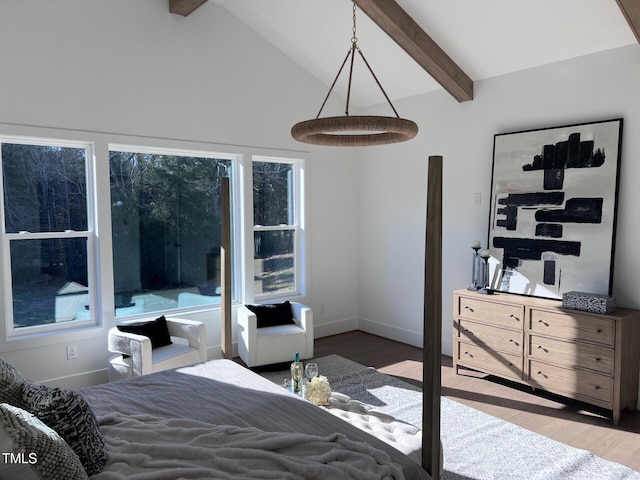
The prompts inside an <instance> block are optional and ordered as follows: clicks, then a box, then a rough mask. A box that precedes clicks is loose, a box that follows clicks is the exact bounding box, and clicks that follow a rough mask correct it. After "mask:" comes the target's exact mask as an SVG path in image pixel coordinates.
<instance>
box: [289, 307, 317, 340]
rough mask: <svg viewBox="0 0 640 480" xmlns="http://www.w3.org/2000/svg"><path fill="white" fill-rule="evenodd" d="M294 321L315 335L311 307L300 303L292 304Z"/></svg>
mask: <svg viewBox="0 0 640 480" xmlns="http://www.w3.org/2000/svg"><path fill="white" fill-rule="evenodd" d="M291 313H292V315H293V320H294V321H295V322H296V323H297V324H299V325H300V326H301V327H302V328H304V329H305V330H306V331H307V332H309V331H310V333H311V334H312V335H313V311H312V310H311V308H310V307H307V306H306V305H303V304H302V303H298V302H291Z"/></svg>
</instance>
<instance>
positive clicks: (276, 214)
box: [253, 162, 294, 226]
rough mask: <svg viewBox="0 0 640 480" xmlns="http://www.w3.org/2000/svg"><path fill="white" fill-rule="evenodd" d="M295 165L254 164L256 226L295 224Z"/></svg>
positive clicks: (254, 212) (254, 221) (254, 217)
mask: <svg viewBox="0 0 640 480" xmlns="http://www.w3.org/2000/svg"><path fill="white" fill-rule="evenodd" d="M293 214H294V211H293V165H292V164H290V163H276V162H253V224H254V225H272V226H275V225H292V224H293Z"/></svg>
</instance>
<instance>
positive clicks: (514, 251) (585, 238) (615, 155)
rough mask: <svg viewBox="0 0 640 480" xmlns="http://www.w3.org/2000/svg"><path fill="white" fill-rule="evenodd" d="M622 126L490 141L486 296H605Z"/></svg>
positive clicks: (602, 125)
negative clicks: (573, 293) (495, 293)
mask: <svg viewBox="0 0 640 480" xmlns="http://www.w3.org/2000/svg"><path fill="white" fill-rule="evenodd" d="M621 141H622V119H614V120H605V121H599V122H594V123H585V124H578V125H569V126H563V127H555V128H545V129H539V130H530V131H523V132H515V133H505V134H498V135H495V137H494V147H493V178H492V188H491V211H490V216H489V253H490V255H491V257H490V260H489V262H490V267H489V285H490V288H491V289H492V290H496V291H502V292H509V293H518V294H523V295H532V296H536V297H545V298H558V299H560V298H562V293H564V292H568V291H572V290H576V291H580V292H588V293H596V294H605V295H606V294H611V289H612V285H611V283H612V277H613V253H614V239H615V225H616V202H617V195H618V177H619V164H620V149H621Z"/></svg>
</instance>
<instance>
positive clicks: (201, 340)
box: [108, 318, 207, 382]
mask: <svg viewBox="0 0 640 480" xmlns="http://www.w3.org/2000/svg"><path fill="white" fill-rule="evenodd" d="M167 327H168V329H169V335H171V340H172V341H173V343H172V344H171V345H166V346H164V347H158V348H154V349H152V348H151V340H150V339H149V337H146V336H144V335H139V334H136V333H128V332H121V331H120V330H118V328H117V327H113V328H111V329H109V335H108V341H109V351H110V352H114V353H118V355H114V356H112V357H111V358H109V364H108V373H109V381H110V382H112V381H114V380H120V379H123V378H131V377H137V376H140V375H147V374H149V373H154V372H161V371H162V370H168V369H170V368H177V367H183V366H185V365H191V364H193V363H199V362H204V361H206V360H207V332H206V327H205V324H204V323H202V322H198V321H195V320H185V319H182V318H167ZM122 354H125V355H128V356H129V357H128V358H124V357H123V355H122Z"/></svg>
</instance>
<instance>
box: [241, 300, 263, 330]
mask: <svg viewBox="0 0 640 480" xmlns="http://www.w3.org/2000/svg"><path fill="white" fill-rule="evenodd" d="M238 325H240V326H241V327H243V328H244V329H245V330H255V329H256V328H258V316H257V315H256V314H255V313H253V312H252V311H251V310H249V309H248V308H247V307H246V306H244V305H242V306H241V307H240V308H239V309H238Z"/></svg>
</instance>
